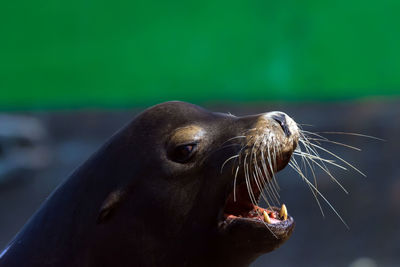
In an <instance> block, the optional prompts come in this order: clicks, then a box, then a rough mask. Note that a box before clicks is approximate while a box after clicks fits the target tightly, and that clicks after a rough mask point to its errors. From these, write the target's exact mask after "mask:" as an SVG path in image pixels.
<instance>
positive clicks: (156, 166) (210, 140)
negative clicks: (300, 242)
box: [94, 102, 299, 266]
mask: <svg viewBox="0 0 400 267" xmlns="http://www.w3.org/2000/svg"><path fill="white" fill-rule="evenodd" d="M116 139H117V140H119V141H118V144H114V146H119V147H120V153H121V154H122V155H123V157H122V158H121V159H120V160H121V161H123V162H124V163H123V164H122V165H129V164H131V165H132V166H135V168H134V173H132V175H131V176H130V178H129V179H126V180H124V181H123V182H122V180H121V182H122V183H121V184H120V186H119V187H118V188H121V189H119V190H117V191H116V192H117V193H115V191H114V192H113V193H112V194H111V196H109V197H108V198H107V199H106V200H105V202H104V203H103V205H102V209H101V213H100V219H99V221H98V226H97V235H98V236H101V237H102V238H103V239H102V240H98V239H97V244H96V245H95V246H94V247H99V248H101V247H103V249H104V251H107V252H106V254H108V255H114V256H113V257H115V256H116V255H119V254H121V249H120V247H121V246H122V247H124V248H127V247H131V248H132V251H134V253H135V255H136V257H140V258H141V259H140V260H139V261H138V262H142V261H146V259H147V261H148V263H149V265H152V263H154V264H158V263H163V265H165V264H167V265H174V266H178V265H188V266H193V265H197V264H198V265H204V264H208V265H232V266H241V265H247V264H249V263H250V262H252V261H253V260H254V259H255V258H257V257H258V256H259V255H261V254H264V253H267V252H269V251H272V250H274V249H275V248H277V247H279V246H280V245H281V244H283V243H284V242H285V241H286V240H287V239H288V238H289V237H290V235H291V233H292V231H293V228H294V220H293V218H292V217H291V216H289V215H287V213H286V212H285V211H284V210H282V211H281V210H280V208H277V207H273V206H272V205H269V207H268V208H267V209H263V208H260V207H258V206H257V202H258V201H259V200H260V198H264V200H265V201H267V203H269V204H272V203H276V202H277V192H276V190H277V188H276V180H275V176H274V173H276V172H278V171H279V170H281V169H283V168H284V167H285V166H286V165H287V164H288V162H289V160H290V157H291V155H292V153H293V151H294V149H295V148H296V146H297V144H298V139H299V130H298V128H297V125H296V123H295V122H294V121H293V120H292V119H291V118H290V117H289V116H287V115H286V114H284V113H282V112H269V113H263V114H259V115H252V116H245V117H236V116H233V115H231V114H223V113H215V112H210V111H207V110H205V109H203V108H201V107H198V106H195V105H192V104H188V103H184V102H166V103H163V104H159V105H157V106H154V107H152V108H149V109H147V110H146V111H144V112H143V113H141V114H139V115H138V116H137V117H136V118H135V119H134V120H133V121H132V122H131V123H130V124H129V125H127V126H126V127H125V129H123V130H122V131H121V132H120V133H119V134H118V135H117V138H116ZM121 140H124V141H123V142H121ZM111 143H113V142H111ZM127 161H129V163H127ZM119 165H121V163H119ZM120 202H121V203H120ZM114 204H115V205H114ZM117 204H118V205H117ZM114 209H115V210H114ZM110 211H111V212H110ZM265 214H267V215H265ZM268 215H269V216H268ZM266 217H268V218H266ZM110 242H111V243H118V246H117V248H116V249H115V251H114V249H111V250H110V246H109V245H108V244H109V243H110ZM99 244H100V245H99ZM101 244H107V245H106V246H102V245H101ZM124 250H126V249H124ZM132 253H133V252H129V254H132ZM155 255H156V256H155ZM120 256H121V255H120ZM125 256H126V257H127V258H129V257H130V256H128V255H125ZM154 258H156V259H154ZM102 261H103V262H104V260H102ZM127 261H128V259H127Z"/></svg>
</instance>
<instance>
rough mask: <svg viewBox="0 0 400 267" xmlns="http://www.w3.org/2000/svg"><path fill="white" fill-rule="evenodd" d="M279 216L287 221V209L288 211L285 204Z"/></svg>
mask: <svg viewBox="0 0 400 267" xmlns="http://www.w3.org/2000/svg"><path fill="white" fill-rule="evenodd" d="M279 216H280V217H281V218H282V217H283V220H287V209H286V206H285V204H282V208H281V211H280V212H279Z"/></svg>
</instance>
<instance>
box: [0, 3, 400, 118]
mask: <svg viewBox="0 0 400 267" xmlns="http://www.w3.org/2000/svg"><path fill="white" fill-rule="evenodd" d="M399 14H400V1H398V0H393V1H390V0H383V1H365V0H364V1H361V0H352V1H348V0H346V1H344V0H336V1H320V0H318V1H294V0H292V1H291V0H287V1H260V0H258V1H234V0H229V1H227V0H224V1H215V0H202V1H198V2H190V1H126V2H124V1H104V0H96V1H94V0H70V1H54V0H45V1H44V0H39V1H31V0H29V1H28V0H21V1H7V2H6V1H2V3H1V4H0V27H1V28H0V34H1V42H0V109H3V110H4V109H36V108H44V109H53V108H82V107H95V108H113V107H129V106H135V105H139V106H141V105H150V104H154V103H157V102H160V101H165V100H186V101H191V102H195V103H204V102H210V101H211V102H213V101H214V102H217V101H232V102H243V101H282V100H284V101H321V100H354V99H360V98H372V97H376V96H386V97H390V96H393V95H396V96H398V95H400V35H399V30H400V20H399Z"/></svg>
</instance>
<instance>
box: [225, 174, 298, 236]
mask: <svg viewBox="0 0 400 267" xmlns="http://www.w3.org/2000/svg"><path fill="white" fill-rule="evenodd" d="M250 184H251V185H250V186H251V191H252V194H253V196H254V199H255V200H257V203H259V202H260V199H261V191H260V190H259V189H258V187H257V186H255V185H254V184H253V183H250ZM253 203H254V202H252V201H251V199H250V194H249V188H248V186H247V184H246V183H245V182H242V183H240V184H238V185H237V186H236V187H235V188H234V189H232V191H231V193H230V194H229V195H228V198H227V199H226V202H225V206H224V208H223V218H222V219H221V220H220V227H223V228H227V227H229V226H230V225H231V224H236V223H240V224H249V226H251V225H252V226H254V227H257V228H258V226H262V227H263V228H265V231H269V232H271V231H272V232H273V234H276V233H274V229H275V228H279V230H280V232H281V231H282V230H283V229H288V230H289V229H290V228H292V226H293V224H294V220H293V218H292V217H291V216H289V215H288V213H287V208H286V206H285V205H284V204H283V205H282V206H281V207H280V208H279V207H273V206H269V207H268V208H262V207H260V206H258V205H254V204H253Z"/></svg>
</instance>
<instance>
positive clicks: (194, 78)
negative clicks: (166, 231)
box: [0, 0, 400, 267]
mask: <svg viewBox="0 0 400 267" xmlns="http://www.w3.org/2000/svg"><path fill="white" fill-rule="evenodd" d="M399 12H400V2H399V1H394V0H393V1H389V0H383V1H379V2H378V1H359V0H353V1H344V0H338V1H335V2H321V1H316V0H310V1H301V2H299V1H284V2H273V1H226V0H223V1H209V0H204V1H201V2H185V1H181V0H175V1H168V2H163V1H130V2H123V1H114V2H107V1H104V0H100V1H95V2H94V1H88V0H83V1H82V0H80V1H77V0H72V1H68V2H67V1H56V2H54V1H48V0H39V1H35V2H32V1H27V0H22V1H18V2H7V3H6V2H2V3H0V34H1V35H0V36H1V42H0V249H1V248H3V247H4V246H5V245H6V244H7V243H8V242H9V241H10V240H11V238H12V237H13V236H14V235H15V234H16V233H17V231H18V230H19V229H20V228H21V227H22V225H23V224H24V223H25V222H26V221H27V220H28V219H29V217H30V216H31V215H32V214H33V213H34V211H35V210H36V209H37V208H38V207H39V206H40V204H41V203H43V201H44V200H45V199H46V197H47V196H48V195H49V194H50V192H51V191H52V190H53V189H54V188H55V187H56V186H57V185H58V184H59V183H60V182H61V181H63V180H64V179H66V178H67V177H68V175H69V174H70V173H71V172H72V171H73V170H74V169H75V168H77V167H78V166H79V165H80V164H81V163H83V162H84V160H86V159H87V158H88V157H89V156H90V155H91V154H92V153H93V152H94V151H96V149H97V148H98V147H99V146H100V145H101V144H102V143H103V142H104V141H105V140H107V138H108V137H110V135H111V134H112V133H113V132H115V131H116V130H117V129H119V128H120V127H122V126H123V125H124V124H125V123H126V122H128V121H129V120H131V119H132V118H133V117H134V116H135V114H137V113H138V112H139V111H141V110H143V109H144V108H146V107H148V106H150V105H152V104H156V103H159V102H162V101H167V100H183V101H189V102H193V103H196V104H200V105H202V106H205V107H206V108H209V109H211V110H213V111H220V112H231V113H233V114H235V115H245V114H252V113H260V112H266V111H271V110H281V111H285V112H287V113H288V114H289V115H290V116H292V117H293V118H294V119H295V120H296V121H297V122H298V123H304V124H307V125H304V129H305V130H309V131H313V132H332V131H336V132H354V133H361V134H365V135H371V136H375V137H379V138H382V139H385V140H386V141H378V140H374V139H370V138H364V137H360V136H354V135H342V134H335V135H333V134H329V135H328V134H327V135H326V136H327V137H328V138H330V139H332V140H335V141H338V142H343V143H347V144H349V145H352V146H356V147H359V148H361V149H362V151H360V152H359V151H355V150H351V149H348V148H346V147H342V146H338V145H333V144H329V143H326V144H324V147H325V148H328V149H329V150H331V151H333V152H334V153H336V154H338V155H339V156H340V157H342V158H344V159H346V160H348V161H349V162H351V163H352V164H354V165H355V166H356V167H357V168H359V169H360V170H361V171H363V172H364V173H365V174H367V176H368V177H367V178H364V177H362V176H361V175H359V174H358V173H357V172H356V171H352V170H350V171H347V172H346V171H343V170H340V169H335V168H331V170H332V172H333V173H334V175H335V177H337V178H338V179H339V180H340V182H341V183H342V184H343V185H344V186H345V187H346V189H348V191H349V194H348V195H347V194H345V193H344V192H343V191H341V189H340V188H339V186H337V185H336V184H335V183H334V182H333V181H331V179H330V178H329V177H328V176H327V175H326V174H324V173H323V172H322V171H319V172H318V173H317V174H318V182H319V188H320V190H321V192H322V193H323V194H324V196H326V197H327V198H328V199H329V201H331V203H332V204H333V205H334V207H335V208H336V209H337V210H338V212H339V213H340V214H341V216H342V217H343V219H344V220H345V221H346V222H347V224H348V225H349V227H350V230H348V229H347V228H346V227H345V226H344V225H343V224H342V223H341V221H340V220H339V218H338V217H337V216H336V215H335V214H334V213H333V212H332V211H331V210H330V209H329V207H328V206H327V205H325V204H323V208H324V211H325V217H323V216H322V215H321V213H320V211H319V208H318V205H317V203H316V201H315V199H314V198H313V195H312V193H311V192H310V191H309V189H308V187H307V186H306V185H305V183H304V182H302V181H301V179H300V177H299V176H298V175H297V174H296V173H294V171H291V170H289V169H285V170H283V171H282V172H281V173H280V174H279V175H278V178H279V183H280V185H281V189H282V190H281V200H282V202H283V203H285V204H286V205H287V207H288V210H289V213H290V214H291V215H293V216H294V217H295V219H296V223H297V224H296V229H295V232H294V234H293V236H292V238H291V239H290V240H289V241H288V242H287V243H286V244H285V245H284V246H283V247H282V248H280V249H278V250H277V251H274V252H272V253H270V254H267V255H265V256H263V257H261V258H260V259H259V260H257V262H255V263H254V266H264V265H268V266H350V267H375V266H400V254H399V252H400V227H399V225H400V164H399V163H398V160H397V158H398V157H397V153H398V151H399V149H400V142H399V141H398V138H399V136H400V98H399V96H400V50H399V49H398V48H399V47H400V34H399V28H400V20H399V19H398V14H399ZM325 156H328V155H325ZM320 201H321V199H320Z"/></svg>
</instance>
